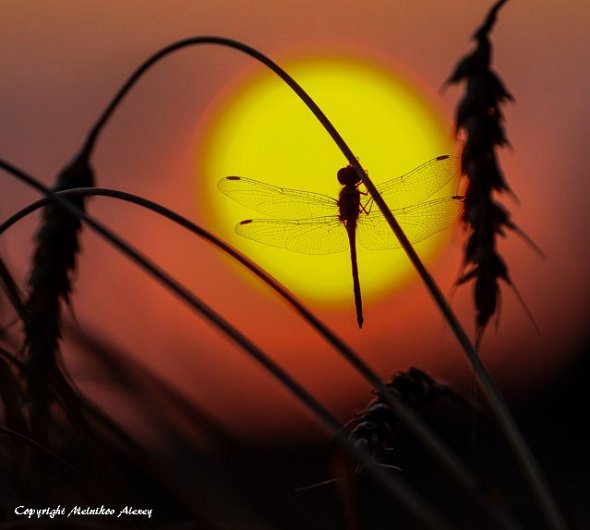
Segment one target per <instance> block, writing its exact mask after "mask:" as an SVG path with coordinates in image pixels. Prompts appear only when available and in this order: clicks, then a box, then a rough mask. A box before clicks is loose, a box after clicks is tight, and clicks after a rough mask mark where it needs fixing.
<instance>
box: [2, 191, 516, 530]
mask: <svg viewBox="0 0 590 530" xmlns="http://www.w3.org/2000/svg"><path fill="white" fill-rule="evenodd" d="M57 194H58V195H60V196H64V197H67V196H85V197H87V196H102V197H110V198H114V199H118V200H121V201H124V202H129V203H132V204H134V205H136V206H140V207H142V208H146V209H148V210H150V211H152V212H155V213H157V214H159V215H161V216H163V217H165V218H166V219H168V220H170V221H173V222H174V223H176V224H178V225H180V226H182V227H184V228H186V229H187V230H189V231H190V232H192V233H194V234H195V235H197V236H199V237H202V238H203V239H205V240H206V241H208V242H210V243H211V244H213V245H214V246H216V247H218V248H219V249H220V250H222V251H223V252H225V253H227V254H228V255H230V256H231V257H232V258H234V259H235V260H237V261H238V262H239V263H240V264H241V265H243V266H244V267H246V268H247V269H248V270H250V271H251V272H253V273H254V274H255V275H256V276H257V277H258V278H260V279H261V280H262V281H263V282H264V283H266V284H267V285H268V286H269V287H271V288H272V289H273V290H274V291H275V292H276V293H277V294H278V295H279V296H281V297H282V298H283V299H285V300H286V301H287V302H288V303H289V304H290V305H291V306H292V307H293V308H294V309H295V310H296V311H297V312H298V313H299V314H300V315H301V316H302V318H303V319H304V320H306V321H307V322H308V323H309V324H310V325H311V326H312V327H313V328H314V329H315V330H316V331H317V332H318V333H320V334H321V335H322V336H323V337H324V338H325V339H326V340H327V341H328V342H329V343H330V344H331V345H332V346H333V347H334V348H335V349H336V350H337V351H338V352H339V353H340V354H341V355H342V356H343V357H344V358H345V359H346V360H347V361H348V362H349V363H351V364H352V365H353V366H354V367H355V368H356V369H357V370H358V371H359V372H360V373H361V375H362V376H363V377H364V378H365V379H366V380H367V381H368V382H369V383H370V384H371V385H372V386H373V387H374V388H376V389H378V390H379V393H380V395H382V396H383V398H384V400H385V401H386V402H387V404H388V405H389V406H390V407H391V409H392V410H394V411H395V412H396V413H397V414H398V415H399V416H400V420H401V421H402V422H403V423H404V424H405V425H406V427H407V428H408V429H409V430H410V431H411V432H413V433H414V435H415V436H416V438H417V439H419V440H420V441H422V443H423V444H424V445H425V446H426V447H427V449H429V450H430V452H431V454H432V456H433V457H434V458H435V459H437V460H438V462H439V464H440V465H441V467H442V468H443V469H444V470H445V471H446V472H447V473H448V475H449V477H450V478H451V479H453V480H454V482H455V483H456V484H457V485H458V486H459V487H460V488H461V489H462V490H463V491H465V492H466V493H467V494H468V495H469V496H471V497H473V498H474V499H475V500H476V501H477V502H479V504H480V505H481V507H482V508H483V509H485V510H486V511H487V512H489V514H490V516H491V517H492V518H493V519H494V520H496V522H497V523H498V524H500V526H501V527H503V528H518V527H517V525H516V524H515V523H514V522H513V521H511V519H510V517H509V516H508V515H507V514H506V513H504V512H503V511H502V510H500V509H499V508H496V507H491V506H489V505H488V504H487V503H485V502H482V499H481V498H479V494H480V493H481V484H480V481H479V480H478V479H477V478H476V477H475V476H474V475H473V474H472V473H471V472H470V471H469V469H467V467H465V466H464V464H463V463H462V462H461V460H460V459H459V457H458V456H457V455H456V454H455V453H454V452H453V451H452V449H450V448H449V447H448V446H447V445H446V444H445V443H444V441H443V440H442V439H441V438H440V437H439V436H438V434H436V433H435V432H434V431H433V430H432V429H431V428H430V427H429V426H428V424H427V423H425V422H424V421H423V420H422V418H420V416H419V415H418V414H417V413H416V412H414V410H413V409H411V408H410V407H408V406H407V405H406V404H405V403H404V402H403V400H402V399H400V397H399V396H398V395H397V394H396V393H395V392H394V390H393V389H391V388H389V387H387V386H385V385H384V384H383V382H382V381H381V380H380V379H379V377H378V376H377V374H375V372H373V371H372V370H371V368H369V366H368V365H367V364H366V363H365V362H364V361H363V360H362V359H361V358H360V357H359V356H358V355H357V354H356V353H355V352H354V351H353V350H352V349H351V348H350V347H349V346H348V345H347V344H346V343H345V342H343V341H342V340H341V339H340V338H339V337H338V336H337V335H336V334H335V333H334V332H332V330H330V328H328V327H327V326H326V325H325V324H324V323H323V322H322V321H321V320H319V319H318V318H317V317H316V316H315V315H314V314H313V313H312V312H311V311H309V309H307V307H305V305H303V304H302V303H301V302H300V301H299V300H298V299H297V298H296V297H294V296H293V295H292V294H291V293H290V292H289V291H288V290H287V289H285V288H284V287H283V286H282V285H281V284H280V283H279V282H278V281H277V280H276V279H275V278H273V277H272V276H270V275H269V274H268V273H266V272H265V271H264V270H263V269H261V268H260V267H258V266H257V265H256V264H255V263H253V262H252V261H251V260H249V259H248V258H247V257H246V256H244V255H243V254H241V253H240V252H239V251H237V250H236V249H235V248H233V247H232V246H231V245H229V244H227V243H225V242H224V241H222V240H221V239H219V238H217V237H216V236H215V235H213V234H211V233H210V232H209V231H207V230H205V229H203V228H202V227H200V226H199V225H197V224H195V223H193V222H192V221H190V220H188V219H187V218H186V217H183V216H181V215H180V214H178V213H176V212H174V211H173V210H170V209H169V208H166V207H165V206H162V205H161V204H158V203H156V202H154V201H150V200H149V199H146V198H143V197H140V196H137V195H134V194H131V193H127V192H123V191H119V190H111V189H106V188H76V189H70V190H64V191H60V192H58V193H57ZM50 201H51V199H50V198H47V197H46V198H43V199H40V200H38V201H36V202H34V203H32V204H30V205H28V206H26V207H25V208H23V209H22V210H20V211H18V212H16V213H15V214H14V215H12V216H11V217H9V218H8V219H6V220H5V221H4V222H2V223H1V224H0V235H1V234H2V233H4V231H6V230H7V229H8V228H10V227H11V226H12V225H14V224H15V223H17V222H18V221H19V220H20V219H22V218H23V217H25V216H27V215H29V214H31V213H32V212H34V211H35V210H37V209H39V208H41V207H43V206H44V205H46V204H47V203H48V202H50Z"/></svg>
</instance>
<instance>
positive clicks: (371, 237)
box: [357, 197, 463, 250]
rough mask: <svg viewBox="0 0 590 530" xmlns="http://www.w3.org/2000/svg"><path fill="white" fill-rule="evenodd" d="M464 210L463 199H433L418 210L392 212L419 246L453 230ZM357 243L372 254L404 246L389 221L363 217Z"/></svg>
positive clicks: (379, 217)
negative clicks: (431, 237) (452, 227)
mask: <svg viewBox="0 0 590 530" xmlns="http://www.w3.org/2000/svg"><path fill="white" fill-rule="evenodd" d="M462 208H463V198H462V197H445V198H443V199H433V200H431V201H426V202H423V203H421V204H416V205H414V206H408V207H406V208H398V209H397V210H392V213H393V215H394V216H395V218H396V219H397V221H398V222H399V224H400V225H401V227H402V229H403V231H404V233H405V234H406V236H408V239H409V240H410V241H411V242H412V243H418V242H420V241H422V240H424V239H426V238H427V237H430V236H431V235H433V234H436V233H437V232H441V231H442V230H445V229H446V228H449V227H451V226H453V225H454V224H455V223H457V221H458V220H459V215H460V214H461V210H462ZM357 240H358V243H359V245H360V246H362V247H363V248H366V249H369V250H386V249H393V248H399V247H400V244H399V241H398V240H397V238H396V237H395V235H394V233H393V232H392V230H391V228H390V227H389V225H388V224H387V221H386V220H385V217H383V216H382V215H381V213H380V212H379V215H375V214H374V213H371V215H366V214H361V215H360V216H359V220H358V224H357Z"/></svg>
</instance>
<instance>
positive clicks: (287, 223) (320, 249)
mask: <svg viewBox="0 0 590 530" xmlns="http://www.w3.org/2000/svg"><path fill="white" fill-rule="evenodd" d="M236 232H237V233H238V234H239V235H241V236H244V237H247V238H249V239H253V240H254V241H258V242H259V243H263V244H265V245H269V246H271V247H278V248H286V249H288V250H292V251H294V252H300V253H302V254H332V253H334V252H343V251H345V250H346V249H347V248H348V235H347V233H346V229H345V228H344V225H343V224H342V223H341V222H340V221H339V220H338V217H335V216H327V217H314V218H312V219H248V220H246V221H242V222H241V223H239V224H238V225H237V226H236Z"/></svg>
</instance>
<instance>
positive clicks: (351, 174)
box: [337, 166, 359, 186]
mask: <svg viewBox="0 0 590 530" xmlns="http://www.w3.org/2000/svg"><path fill="white" fill-rule="evenodd" d="M337 176H338V182H340V184H342V185H343V186H351V185H355V184H356V183H357V182H359V178H358V175H357V174H356V170H355V169H354V168H353V167H352V166H346V167H343V168H342V169H339V170H338V174H337Z"/></svg>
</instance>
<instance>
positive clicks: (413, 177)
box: [372, 155, 459, 211]
mask: <svg viewBox="0 0 590 530" xmlns="http://www.w3.org/2000/svg"><path fill="white" fill-rule="evenodd" d="M457 178H459V163H458V160H457V158H456V157H454V156H451V155H443V156H438V157H436V158H433V159H432V160H429V161H428V162H425V163H424V164H422V165H421V166H418V167H417V168H415V169H413V170H412V171H410V172H408V173H406V174H405V175H402V176H401V177H397V178H394V179H391V180H388V181H387V182H384V183H382V184H380V185H378V186H377V190H378V191H379V193H380V194H381V196H382V197H383V198H384V199H385V202H387V205H388V206H389V208H390V209H391V210H392V211H393V210H396V209H398V208H403V207H404V206H409V205H412V204H418V203H422V202H423V201H425V200H426V199H428V197H430V196H431V195H432V194H433V193H436V192H437V191H438V190H440V189H442V188H443V187H444V186H445V185H446V184H448V183H449V182H451V181H452V180H453V179H457ZM372 208H373V209H374V208H376V207H375V205H372Z"/></svg>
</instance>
